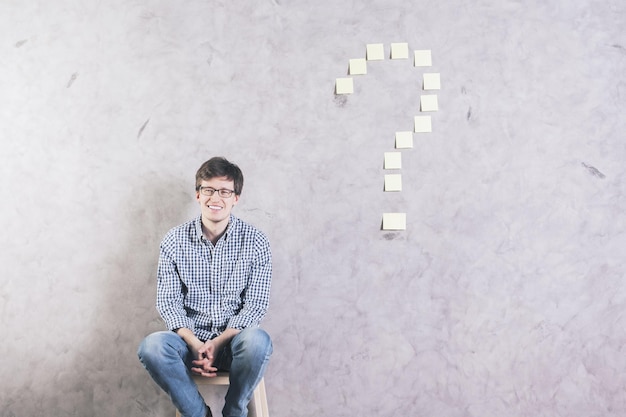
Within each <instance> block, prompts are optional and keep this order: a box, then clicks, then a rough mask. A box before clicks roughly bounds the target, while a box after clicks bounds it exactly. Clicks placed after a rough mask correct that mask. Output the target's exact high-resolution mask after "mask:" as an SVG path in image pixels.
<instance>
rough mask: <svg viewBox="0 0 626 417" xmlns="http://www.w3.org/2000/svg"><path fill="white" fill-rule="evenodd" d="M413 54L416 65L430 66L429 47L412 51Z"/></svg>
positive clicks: (431, 62) (431, 63)
mask: <svg viewBox="0 0 626 417" xmlns="http://www.w3.org/2000/svg"><path fill="white" fill-rule="evenodd" d="M413 53H414V54H415V66H416V67H432V65H433V59H432V56H431V53H430V49H419V50H417V51H414V52H413Z"/></svg>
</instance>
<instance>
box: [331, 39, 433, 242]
mask: <svg viewBox="0 0 626 417" xmlns="http://www.w3.org/2000/svg"><path fill="white" fill-rule="evenodd" d="M390 58H391V59H408V58H409V44H408V43H392V44H391V53H390ZM384 59H385V46H384V44H382V43H375V44H367V46H366V57H365V58H356V59H350V60H349V69H348V74H349V75H365V74H367V61H383V60H384ZM414 66H415V67H431V66H432V55H431V51H430V50H429V49H420V50H415V51H414ZM422 89H423V90H424V91H430V90H440V89H441V78H440V75H439V73H424V74H423V79H422ZM353 92H354V81H353V78H352V77H342V78H337V79H336V81H335V94H337V95H342V94H352V93H353ZM438 110H439V103H438V100H437V95H436V94H422V95H420V113H425V112H435V111H438ZM414 132H415V133H428V132H432V120H431V117H430V116H429V115H423V114H420V115H419V116H415V118H414V129H413V132H412V131H408V132H406V131H403V132H396V134H395V148H396V149H410V148H413V133H414ZM401 168H402V153H401V152H398V151H390V152H385V155H384V169H385V170H400V169H401ZM384 190H385V191H386V192H400V191H402V175H401V174H385V188H384ZM382 230H406V213H383V220H382Z"/></svg>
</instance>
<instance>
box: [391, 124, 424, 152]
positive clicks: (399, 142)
mask: <svg viewBox="0 0 626 417" xmlns="http://www.w3.org/2000/svg"><path fill="white" fill-rule="evenodd" d="M429 117H430V116H429ZM412 147H413V132H410V131H409V132H396V148H397V149H404V148H412Z"/></svg>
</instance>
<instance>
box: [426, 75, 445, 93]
mask: <svg viewBox="0 0 626 417" xmlns="http://www.w3.org/2000/svg"><path fill="white" fill-rule="evenodd" d="M423 77H424V90H440V89H441V77H440V75H439V73H435V72H429V73H425V74H424V75H423Z"/></svg>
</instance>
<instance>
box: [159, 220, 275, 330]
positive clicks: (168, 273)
mask: <svg viewBox="0 0 626 417" xmlns="http://www.w3.org/2000/svg"><path fill="white" fill-rule="evenodd" d="M157 278H158V284H157V303H156V304H157V310H158V311H159V314H161V317H162V318H163V320H164V321H165V324H166V325H167V327H168V329H170V330H176V329H179V328H181V327H186V328H188V329H190V330H192V331H193V332H194V334H195V335H196V337H198V339H200V340H202V341H206V340H208V339H212V338H214V337H216V336H218V335H219V334H220V333H222V332H223V331H224V330H225V329H226V328H235V329H244V328H246V327H250V326H258V325H259V323H260V321H261V319H262V318H263V317H264V316H265V313H266V311H267V307H268V304H269V298H270V286H271V282H272V254H271V251H270V245H269V241H268V239H267V237H266V236H265V234H263V233H262V232H261V231H259V230H258V229H256V228H255V227H253V226H251V225H249V224H248V223H246V222H244V221H242V220H240V219H238V218H237V217H235V216H232V215H231V216H230V221H229V224H228V227H227V228H226V232H225V233H224V235H223V236H222V237H221V238H220V240H219V241H218V242H217V244H216V245H215V246H213V244H212V243H211V242H210V241H209V240H207V239H206V238H205V237H204V236H203V235H202V223H201V217H200V216H198V217H197V218H196V219H194V220H191V221H189V222H187V223H184V224H182V225H180V226H178V227H175V228H173V229H172V230H170V231H169V232H168V233H167V235H166V236H165V238H164V239H163V241H162V242H161V246H160V256H159V266H158V271H157Z"/></svg>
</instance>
